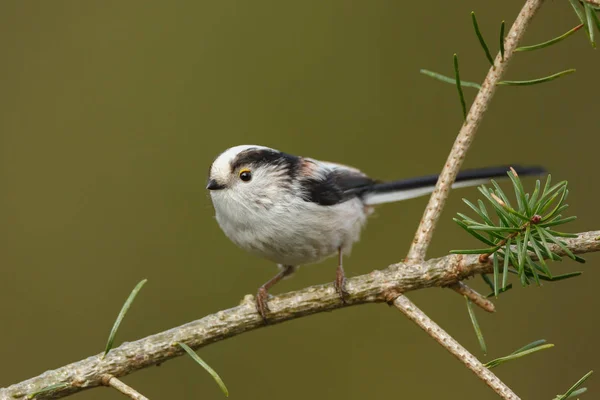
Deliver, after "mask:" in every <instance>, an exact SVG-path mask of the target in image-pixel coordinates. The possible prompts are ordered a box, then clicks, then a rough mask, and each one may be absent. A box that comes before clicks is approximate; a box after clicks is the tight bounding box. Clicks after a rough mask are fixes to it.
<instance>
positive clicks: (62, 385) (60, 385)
mask: <svg viewBox="0 0 600 400" xmlns="http://www.w3.org/2000/svg"><path fill="white" fill-rule="evenodd" d="M67 386H70V385H69V384H68V383H66V382H62V383H55V384H54V385H50V386H46V387H44V388H42V389H40V390H38V391H36V392H33V393H31V394H28V395H27V397H26V398H27V399H33V398H34V397H36V396H39V395H40V394H50V393H51V392H54V391H55V390H58V389H64V388H66V387H67Z"/></svg>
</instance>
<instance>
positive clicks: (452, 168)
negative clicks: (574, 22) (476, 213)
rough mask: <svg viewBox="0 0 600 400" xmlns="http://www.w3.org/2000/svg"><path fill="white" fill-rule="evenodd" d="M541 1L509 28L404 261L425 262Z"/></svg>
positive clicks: (527, 7)
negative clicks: (471, 150) (468, 157)
mask: <svg viewBox="0 0 600 400" xmlns="http://www.w3.org/2000/svg"><path fill="white" fill-rule="evenodd" d="M543 2H544V0H527V2H526V3H525V5H524V6H523V8H522V9H521V12H520V13H519V16H518V17H517V19H516V20H515V23H514V24H513V25H512V27H511V28H510V32H508V35H507V36H506V39H505V41H504V58H502V56H501V55H500V54H498V55H497V56H496V60H495V61H494V65H493V66H492V68H490V70H489V71H488V74H487V76H486V77H485V80H484V81H483V84H482V85H481V89H480V90H479V92H478V93H477V96H476V97H475V100H474V101H473V105H472V106H471V109H470V110H469V113H468V114H467V118H466V119H465V122H464V124H463V126H462V128H461V129H460V132H459V133H458V136H457V137H456V140H455V142H454V145H453V147H452V150H451V151H450V154H449V155H448V159H447V160H446V164H445V165H444V168H443V169H442V172H441V174H440V177H439V179H438V181H437V184H436V186H435V190H434V191H433V193H432V194H431V197H430V198H429V203H428V204H427V208H425V213H424V214H423V218H422V219H421V223H420V224H419V227H418V228H417V232H416V234H415V238H414V240H413V243H412V245H411V247H410V250H409V252H408V256H407V257H406V260H407V261H409V262H421V261H423V260H424V259H425V254H426V253H427V248H428V247H429V243H430V242H431V238H432V236H433V231H434V230H435V227H436V225H437V222H438V220H439V219H440V215H441V214H442V209H443V208H444V205H445V204H446V199H448V195H449V194H450V193H449V192H450V187H451V186H452V183H453V182H454V180H455V179H456V175H457V174H458V170H459V169H460V166H461V165H462V163H463V160H464V159H465V155H466V154H467V151H468V150H469V147H470V146H471V143H472V142H473V138H474V137H475V133H476V132H477V129H478V128H479V125H480V123H481V120H482V119H483V115H484V114H485V112H486V110H487V108H488V106H489V104H490V102H491V101H492V97H493V96H494V92H495V91H496V85H497V84H498V82H499V81H500V80H501V79H502V76H503V75H504V72H505V71H506V67H507V65H508V62H509V61H510V60H511V59H512V56H513V53H514V51H515V49H516V48H517V47H518V44H519V42H520V41H521V39H522V37H523V35H524V34H525V30H526V29H527V26H528V25H529V22H531V19H532V18H533V16H534V15H535V13H536V12H537V11H538V9H539V8H540V6H541V5H542V3H543Z"/></svg>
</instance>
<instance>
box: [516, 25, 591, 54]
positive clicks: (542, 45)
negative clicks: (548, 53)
mask: <svg viewBox="0 0 600 400" xmlns="http://www.w3.org/2000/svg"><path fill="white" fill-rule="evenodd" d="M583 26H584V24H579V25H577V26H576V27H575V28H573V29H571V30H570V31H567V32H566V33H563V34H562V35H560V36H558V37H555V38H554V39H550V40H548V41H547V42H543V43H539V44H534V45H532V46H522V47H517V48H516V49H515V51H533V50H539V49H543V48H545V47H548V46H552V45H553V44H556V43H558V42H562V41H563V40H565V39H566V38H568V37H569V36H571V35H572V34H574V33H575V32H577V31H578V30H580V29H581V28H583Z"/></svg>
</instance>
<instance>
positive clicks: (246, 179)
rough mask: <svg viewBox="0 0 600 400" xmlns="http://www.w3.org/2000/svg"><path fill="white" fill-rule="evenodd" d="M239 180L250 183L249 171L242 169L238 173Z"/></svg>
mask: <svg viewBox="0 0 600 400" xmlns="http://www.w3.org/2000/svg"><path fill="white" fill-rule="evenodd" d="M240 179H241V180H243V181H244V182H250V180H251V179H252V172H250V170H249V169H243V170H241V171H240Z"/></svg>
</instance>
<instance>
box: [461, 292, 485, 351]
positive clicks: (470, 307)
mask: <svg viewBox="0 0 600 400" xmlns="http://www.w3.org/2000/svg"><path fill="white" fill-rule="evenodd" d="M465 300H466V301H467V310H468V311H469V317H470V318H471V323H472V324H473V329H475V335H476V336H477V340H478V341H479V346H480V347H481V351H483V354H484V355H485V354H487V346H486V344H485V339H484V338H483V333H482V332H481V328H480V327H479V322H477V317H476V316H475V310H473V304H472V303H471V300H469V298H468V297H467V296H465Z"/></svg>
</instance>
